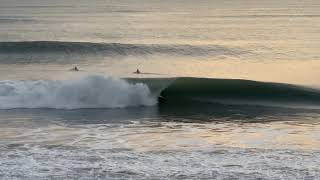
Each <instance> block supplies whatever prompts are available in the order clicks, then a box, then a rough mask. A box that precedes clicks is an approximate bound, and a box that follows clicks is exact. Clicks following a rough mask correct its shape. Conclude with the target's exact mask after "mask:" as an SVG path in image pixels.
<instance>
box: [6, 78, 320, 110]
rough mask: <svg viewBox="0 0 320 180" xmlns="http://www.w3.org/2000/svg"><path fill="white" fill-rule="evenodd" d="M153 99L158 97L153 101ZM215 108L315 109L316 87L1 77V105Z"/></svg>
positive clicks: (221, 81)
mask: <svg viewBox="0 0 320 180" xmlns="http://www.w3.org/2000/svg"><path fill="white" fill-rule="evenodd" d="M157 100H158V101H157ZM156 104H158V105H159V106H160V107H170V108H171V107H172V108H174V107H179V108H180V107H196V106H199V107H203V106H206V107H213V110H214V107H217V106H219V104H220V105H236V106H238V105H249V106H251V105H254V106H255V105H260V106H269V107H273V106H277V107H279V106H280V107H286V108H287V107H295V108H297V107H299V108H301V107H302V108H306V109H310V108H312V109H319V107H320V90H316V89H311V88H306V87H301V86H295V85H289V84H279V83H266V82H257V81H249V80H238V79H206V78H145V79H140V78H138V79H132V78H129V79H118V78H112V77H105V76H99V75H94V76H87V77H83V78H81V79H76V80H64V81H45V80H38V81H17V80H15V81H13V80H11V81H9V80H7V81H0V109H12V108H55V109H80V108H125V107H134V106H153V105H156Z"/></svg>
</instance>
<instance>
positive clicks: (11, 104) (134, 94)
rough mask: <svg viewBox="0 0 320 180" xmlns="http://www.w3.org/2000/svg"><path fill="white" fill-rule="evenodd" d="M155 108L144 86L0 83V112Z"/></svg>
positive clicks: (90, 81) (97, 80) (94, 80)
mask: <svg viewBox="0 0 320 180" xmlns="http://www.w3.org/2000/svg"><path fill="white" fill-rule="evenodd" d="M154 104H156V99H155V98H153V97H152V96H151V93H150V90H149V88H148V86H147V85H145V84H143V83H135V84H130V83H128V82H127V81H125V80H123V79H118V78H114V77H106V76H99V75H92V76H87V77H83V78H80V79H76V80H64V81H46V80H38V81H17V80H10V81H9V80H7V81H0V109H12V108H56V109H78V108H123V107H130V106H150V105H154Z"/></svg>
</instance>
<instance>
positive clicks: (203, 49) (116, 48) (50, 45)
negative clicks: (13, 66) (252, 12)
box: [0, 41, 246, 56]
mask: <svg viewBox="0 0 320 180" xmlns="http://www.w3.org/2000/svg"><path fill="white" fill-rule="evenodd" d="M0 53H65V54H69V53H80V54H103V55H148V54H168V55H183V56H190V55H191V56H205V55H239V54H243V53H246V51H244V50H242V49H240V48H231V47H225V46H219V45H165V44H120V43H91V42H64V41H21V42H0Z"/></svg>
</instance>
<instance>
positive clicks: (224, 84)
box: [153, 78, 320, 107]
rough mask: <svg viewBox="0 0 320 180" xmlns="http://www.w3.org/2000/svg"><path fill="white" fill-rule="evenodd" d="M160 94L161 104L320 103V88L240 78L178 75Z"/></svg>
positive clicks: (298, 104) (294, 104) (265, 104)
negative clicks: (181, 76) (179, 76)
mask: <svg viewBox="0 0 320 180" xmlns="http://www.w3.org/2000/svg"><path fill="white" fill-rule="evenodd" d="M153 83H154V82H153ZM160 95H161V97H162V98H163V102H162V104H164V105H178V106H186V105H187V104H201V103H202V104H204V103H219V104H246V105H263V106H287V107H288V106H289V107H292V106H298V107H315V106H316V107H319V106H320V90H316V89H311V88H306V87H302V86H295V85H289V84H280V83H266V82H257V81H249V80H238V79H205V78H178V79H176V80H174V81H173V82H171V83H170V85H169V86H168V87H167V88H165V89H164V90H162V92H161V94H160Z"/></svg>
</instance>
